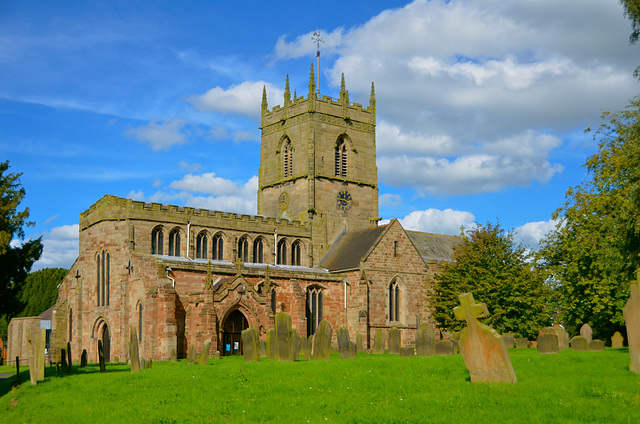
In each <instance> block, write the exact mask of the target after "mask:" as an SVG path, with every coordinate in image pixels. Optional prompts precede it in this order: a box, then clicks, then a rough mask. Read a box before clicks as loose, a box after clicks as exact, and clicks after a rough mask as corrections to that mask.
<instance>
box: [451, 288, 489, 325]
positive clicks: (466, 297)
mask: <svg viewBox="0 0 640 424" xmlns="http://www.w3.org/2000/svg"><path fill="white" fill-rule="evenodd" d="M458 297H459V298H460V306H456V307H455V308H453V313H454V314H455V316H456V319H458V320H460V321H462V320H465V321H467V324H471V323H472V322H473V320H474V319H476V318H481V317H486V316H488V315H489V311H488V310H487V305H486V304H485V303H476V301H475V300H474V299H473V294H472V293H462V294H461V295H460V296H458Z"/></svg>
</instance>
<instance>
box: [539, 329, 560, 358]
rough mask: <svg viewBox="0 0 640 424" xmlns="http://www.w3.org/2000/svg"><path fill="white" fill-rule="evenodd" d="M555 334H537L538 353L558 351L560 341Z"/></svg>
mask: <svg viewBox="0 0 640 424" xmlns="http://www.w3.org/2000/svg"><path fill="white" fill-rule="evenodd" d="M558 339H559V337H558V335H557V334H554V333H543V334H540V335H539V336H538V352H540V353H545V354H547V353H551V354H552V353H558V352H559V351H560V342H559V340H558Z"/></svg>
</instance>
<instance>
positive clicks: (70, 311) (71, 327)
mask: <svg viewBox="0 0 640 424" xmlns="http://www.w3.org/2000/svg"><path fill="white" fill-rule="evenodd" d="M38 331H39V330H38ZM72 336H73V309H72V308H69V341H72V340H71V338H72Z"/></svg>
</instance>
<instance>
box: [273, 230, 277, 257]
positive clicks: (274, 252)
mask: <svg viewBox="0 0 640 424" xmlns="http://www.w3.org/2000/svg"><path fill="white" fill-rule="evenodd" d="M273 238H274V242H273V264H274V265H278V229H277V228H274V230H273Z"/></svg>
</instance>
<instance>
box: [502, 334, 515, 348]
mask: <svg viewBox="0 0 640 424" xmlns="http://www.w3.org/2000/svg"><path fill="white" fill-rule="evenodd" d="M502 340H503V341H504V345H505V346H506V347H507V349H513V346H514V345H515V340H516V339H515V336H514V335H513V333H502Z"/></svg>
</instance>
